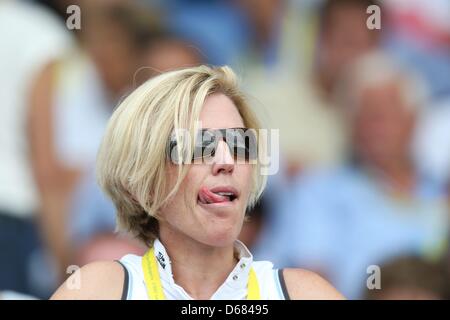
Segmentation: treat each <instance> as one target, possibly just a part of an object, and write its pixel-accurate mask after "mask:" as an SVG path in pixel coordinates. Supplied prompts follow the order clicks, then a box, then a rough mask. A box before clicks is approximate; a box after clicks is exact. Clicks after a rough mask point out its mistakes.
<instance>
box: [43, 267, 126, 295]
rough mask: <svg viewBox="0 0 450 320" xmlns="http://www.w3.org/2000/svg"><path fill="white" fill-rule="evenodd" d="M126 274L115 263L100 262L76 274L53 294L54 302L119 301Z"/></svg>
mask: <svg viewBox="0 0 450 320" xmlns="http://www.w3.org/2000/svg"><path fill="white" fill-rule="evenodd" d="M124 279H125V272H124V270H123V267H122V266H121V265H120V264H119V263H118V262H115V261H98V262H93V263H89V264H87V265H85V266H84V267H82V268H80V269H78V270H77V271H76V272H74V273H73V274H72V275H71V276H70V277H69V278H68V279H67V280H66V281H65V282H64V283H63V284H62V285H61V286H60V287H59V288H58V290H56V292H55V293H54V294H53V296H52V297H51V298H50V299H52V300H119V299H120V298H121V296H122V290H123V284H124Z"/></svg>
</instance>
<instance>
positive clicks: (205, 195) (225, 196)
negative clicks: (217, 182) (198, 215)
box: [197, 186, 239, 204]
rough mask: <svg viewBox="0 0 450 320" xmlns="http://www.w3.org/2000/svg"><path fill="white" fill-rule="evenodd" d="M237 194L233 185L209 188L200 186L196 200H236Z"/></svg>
mask: <svg viewBox="0 0 450 320" xmlns="http://www.w3.org/2000/svg"><path fill="white" fill-rule="evenodd" d="M238 196H239V193H238V191H237V190H236V189H235V188H233V187H228V186H222V187H214V188H211V189H209V188H207V187H202V188H200V191H199V193H198V199H197V200H198V202H199V203H200V204H217V203H228V202H233V201H234V200H236V199H237V198H238Z"/></svg>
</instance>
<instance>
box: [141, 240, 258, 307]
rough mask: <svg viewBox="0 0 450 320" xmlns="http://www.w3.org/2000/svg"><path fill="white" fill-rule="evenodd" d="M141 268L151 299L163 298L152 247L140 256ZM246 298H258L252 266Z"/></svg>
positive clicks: (256, 280) (256, 283)
mask: <svg viewBox="0 0 450 320" xmlns="http://www.w3.org/2000/svg"><path fill="white" fill-rule="evenodd" d="M142 269H143V271H144V280H145V286H146V287H147V295H148V297H149V299H151V300H165V299H166V297H165V295H164V291H163V287H162V284H161V278H160V276H159V271H158V264H157V262H156V257H155V249H154V248H153V247H152V248H151V249H150V250H148V251H147V252H146V253H145V255H144V256H143V257H142ZM247 286H248V294H247V299H248V300H260V299H261V296H260V292H259V284H258V279H257V278H256V273H255V270H253V268H251V269H250V273H249V276H248V284H247Z"/></svg>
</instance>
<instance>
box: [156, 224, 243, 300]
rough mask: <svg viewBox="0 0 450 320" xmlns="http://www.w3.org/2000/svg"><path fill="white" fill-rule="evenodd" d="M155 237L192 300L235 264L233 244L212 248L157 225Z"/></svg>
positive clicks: (207, 291) (202, 295) (210, 292)
mask: <svg viewBox="0 0 450 320" xmlns="http://www.w3.org/2000/svg"><path fill="white" fill-rule="evenodd" d="M159 240H160V241H161V243H162V244H163V245H164V247H165V249H166V251H167V254H168V255H169V257H170V260H171V266H172V274H173V277H174V280H175V282H176V283H177V284H178V285H180V286H181V287H183V289H184V290H186V292H187V293H189V295H190V296H191V297H193V298H194V299H202V300H206V299H209V298H211V296H212V295H213V294H214V292H216V291H217V289H218V288H219V287H220V286H221V285H222V283H223V282H225V280H226V278H227V277H228V275H229V274H230V273H231V271H232V270H233V268H234V267H235V265H236V263H237V260H236V259H235V257H234V254H233V252H234V248H233V246H232V245H231V246H227V247H212V246H209V245H205V244H203V243H200V242H198V241H196V240H194V239H192V238H190V237H188V236H186V235H184V234H181V233H180V232H178V231H175V230H172V229H170V228H169V227H168V226H166V225H164V223H161V224H160V229H159Z"/></svg>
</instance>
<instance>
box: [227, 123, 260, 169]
mask: <svg viewBox="0 0 450 320" xmlns="http://www.w3.org/2000/svg"><path fill="white" fill-rule="evenodd" d="M227 144H228V147H229V148H230V152H231V153H232V154H233V157H234V159H235V160H237V159H242V160H246V161H248V160H253V159H256V155H257V150H256V146H257V145H256V135H255V133H254V131H253V130H251V129H245V128H236V129H228V130H227Z"/></svg>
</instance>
